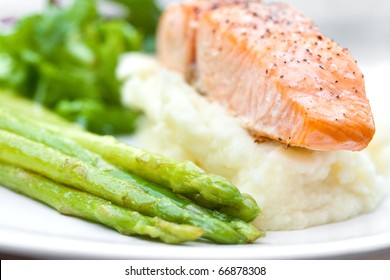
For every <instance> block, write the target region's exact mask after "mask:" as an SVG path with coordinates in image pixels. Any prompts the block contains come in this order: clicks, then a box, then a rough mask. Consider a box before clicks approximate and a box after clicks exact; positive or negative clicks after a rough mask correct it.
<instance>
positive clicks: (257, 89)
mask: <svg viewBox="0 0 390 280" xmlns="http://www.w3.org/2000/svg"><path fill="white" fill-rule="evenodd" d="M157 42H158V45H157V50H158V54H157V55H158V59H159V60H160V62H161V63H162V64H163V65H165V66H166V67H167V68H169V69H173V70H175V71H178V72H180V73H182V74H183V75H184V77H185V78H186V79H187V81H189V82H191V83H192V84H193V85H194V86H195V87H196V88H197V89H198V90H199V91H200V92H201V93H203V94H205V95H207V96H208V97H210V98H211V99H213V100H216V101H218V102H220V103H221V104H222V105H223V106H224V107H225V108H226V109H228V111H229V112H231V113H232V114H234V115H235V116H237V117H238V118H239V119H240V120H241V123H242V125H243V126H244V127H245V128H247V129H248V131H249V132H250V133H251V134H252V135H253V136H254V137H255V138H256V139H263V138H270V139H274V140H276V141H280V142H283V143H285V144H286V145H288V146H297V147H304V148H308V149H312V150H318V151H333V150H352V151H359V150H362V149H364V148H365V147H367V145H368V143H369V142H370V141H371V139H372V138H373V136H374V133H375V125H374V120H373V116H372V113H371V108H370V105H369V101H368V99H367V97H366V93H365V85H364V76H363V74H362V72H361V71H360V69H359V67H358V65H357V62H356V60H355V59H354V58H353V57H352V55H351V54H350V52H349V51H348V50H347V49H346V48H342V47H340V46H338V45H337V44H336V43H335V42H334V41H332V40H331V39H329V38H327V37H326V36H324V35H323V34H321V33H320V31H319V30H318V28H317V27H316V26H315V25H314V23H313V22H312V21H311V20H310V19H308V18H307V17H305V16H304V15H302V14H301V13H300V12H298V11H296V10H295V9H293V8H291V7H290V6H288V5H286V4H282V3H273V4H263V3H260V1H206V0H200V1H187V2H184V3H179V4H174V5H172V6H170V7H168V8H167V9H166V10H165V12H164V13H163V15H162V17H161V20H160V24H159V30H158V39H157Z"/></svg>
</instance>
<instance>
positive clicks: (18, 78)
mask: <svg viewBox="0 0 390 280" xmlns="http://www.w3.org/2000/svg"><path fill="white" fill-rule="evenodd" d="M119 2H122V3H125V4H126V3H127V6H128V7H129V8H133V10H131V12H130V13H129V14H130V15H131V16H130V17H129V20H132V21H133V22H134V23H135V24H137V25H136V26H137V28H136V27H135V25H132V24H130V23H129V22H128V21H127V20H124V19H112V18H111V19H105V18H103V17H102V16H101V15H100V14H99V12H98V8H97V5H96V1H94V0H78V1H74V3H73V4H72V5H71V6H69V7H67V8H61V7H58V6H55V5H48V8H47V9H46V10H45V11H44V12H43V13H42V14H38V15H31V16H28V17H25V18H23V19H21V20H20V21H18V23H17V25H16V26H15V29H14V30H13V31H12V32H11V33H8V34H0V87H2V88H8V89H12V90H13V91H15V92H17V93H20V94H22V95H23V96H25V97H28V98H30V99H32V100H34V101H36V102H39V103H41V104H43V105H45V106H47V107H48V108H50V109H52V110H53V111H55V112H56V113H58V114H60V115H62V116H63V117H65V118H67V119H69V120H71V121H74V122H77V123H80V124H81V125H83V126H84V127H85V128H86V129H88V130H91V131H93V132H96V133H100V134H121V133H129V132H132V131H133V130H134V128H135V122H136V119H137V116H138V115H139V112H136V111H132V110H129V109H125V108H124V107H122V105H121V102H120V94H119V89H120V82H119V81H118V79H117V78H116V76H115V69H116V66H117V63H118V60H119V58H120V55H121V54H122V53H124V52H126V51H140V50H142V46H143V43H144V40H143V39H144V37H145V36H147V35H150V36H153V35H152V34H153V32H154V29H155V26H154V25H155V24H156V21H155V20H154V19H155V16H157V8H156V6H154V4H152V2H153V1H149V0H148V1H144V0H142V1H141V0H139V1H138V0H134V1H125V0H123V1H119ZM135 9H138V10H135ZM143 9H145V10H143ZM146 10H147V11H148V13H146V14H144V11H146ZM149 12H150V13H152V14H153V15H154V16H153V17H152V19H153V20H151V21H147V17H149V16H150V15H149ZM141 15H143V16H141Z"/></svg>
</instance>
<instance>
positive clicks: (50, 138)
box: [0, 108, 262, 242]
mask: <svg viewBox="0 0 390 280" xmlns="http://www.w3.org/2000/svg"><path fill="white" fill-rule="evenodd" d="M0 129H4V130H7V131H10V132H13V133H15V134H18V135H21V136H24V137H26V138H28V139H30V140H33V141H36V142H40V143H43V144H45V145H47V146H50V147H52V148H54V149H56V150H58V151H60V152H62V153H64V154H66V155H68V156H72V157H77V158H78V159H80V160H81V161H83V162H84V163H87V164H90V165H93V166H95V167H96V168H98V169H100V170H102V171H104V172H107V173H108V174H110V175H112V176H114V177H116V178H119V179H123V180H127V181H129V182H131V183H133V184H134V185H135V186H137V187H139V188H141V189H143V190H144V191H146V192H147V193H148V194H150V195H152V196H157V197H160V198H161V197H164V198H167V199H169V200H171V202H173V203H176V204H177V205H178V206H179V207H181V208H183V209H187V210H190V211H193V212H195V213H202V214H204V215H208V216H213V217H214V218H217V219H219V220H221V221H223V222H225V223H228V224H229V225H230V226H231V227H232V228H233V229H235V230H236V231H238V232H239V233H241V234H243V235H244V236H245V237H246V238H247V242H251V241H253V240H255V239H257V238H258V237H259V236H260V235H262V233H260V232H259V231H258V230H257V229H256V228H255V227H254V226H253V225H251V224H247V223H245V222H243V221H241V220H238V219H233V218H231V217H227V216H225V215H222V214H220V213H218V212H216V211H207V209H204V208H201V207H198V206H197V205H195V204H193V203H191V201H188V200H187V199H184V198H182V197H179V196H177V195H175V194H174V193H172V192H170V191H169V190H167V189H166V188H163V187H161V186H159V185H156V184H153V183H150V182H148V181H146V180H144V179H143V178H141V177H139V176H136V175H134V174H131V173H125V172H123V171H122V170H120V169H118V168H116V167H115V166H112V165H110V164H109V163H107V162H105V160H104V159H102V158H101V156H100V155H98V154H95V153H93V152H90V151H89V150H86V149H85V148H83V147H81V146H79V145H78V144H77V143H74V142H73V141H72V140H70V139H67V138H66V137H61V136H59V135H58V134H56V133H53V132H51V131H50V129H47V128H44V127H42V126H41V125H40V124H38V123H36V122H34V121H32V120H31V119H27V118H25V117H23V115H20V114H18V113H13V114H10V113H7V112H5V111H4V110H3V109H1V108H0ZM231 209H233V208H228V209H226V212H229V211H230V210H231ZM233 216H234V215H233Z"/></svg>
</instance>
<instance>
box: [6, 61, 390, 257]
mask: <svg viewBox="0 0 390 280" xmlns="http://www.w3.org/2000/svg"><path fill="white" fill-rule="evenodd" d="M364 72H365V73H367V78H366V82H367V92H370V93H380V92H381V89H382V88H383V87H384V82H386V81H387V80H388V78H387V77H386V76H387V75H388V73H390V63H385V64H379V65H374V66H372V67H366V68H365V71H364ZM382 97H385V99H386V98H388V95H385V96H384V95H382ZM372 101H374V102H372V103H374V104H372V105H374V109H375V110H374V112H375V111H376V110H378V111H377V112H379V111H381V113H383V112H386V113H384V114H388V112H387V110H388V105H389V103H390V102H389V99H386V100H384V99H383V98H380V99H379V98H372ZM389 187H390V186H389ZM389 217H390V197H387V198H386V199H385V200H384V202H383V203H382V204H381V205H380V207H379V208H378V209H377V210H375V211H373V212H372V213H369V214H366V215H361V216H359V217H356V218H354V219H350V220H348V221H345V222H340V223H335V224H330V225H324V226H320V227H314V228H310V229H305V230H299V231H288V232H287V231H285V232H269V233H268V235H267V237H265V238H263V239H261V240H259V241H258V242H257V243H255V244H249V245H229V246H225V245H214V244H208V243H205V242H204V243H202V242H193V243H188V244H186V245H166V244H161V243H158V242H152V241H150V240H145V239H142V238H136V237H127V236H122V235H120V234H118V233H116V232H115V231H114V230H111V229H108V228H106V227H104V226H101V225H98V224H94V223H90V222H87V221H83V220H80V219H77V218H73V217H68V216H63V215H61V214H59V213H57V212H56V211H55V210H52V209H51V208H49V207H47V206H45V205H43V204H41V203H38V202H36V201H33V200H31V199H29V198H27V197H24V196H22V195H19V194H16V193H13V192H11V191H9V190H7V189H5V188H3V187H0V256H1V255H2V254H3V255H4V254H11V255H19V256H22V257H29V258H30V257H33V258H67V259H72V258H74V259H81V258H88V259H201V258H207V259H249V258H251V259H316V258H332V259H335V258H386V259H390V218H389Z"/></svg>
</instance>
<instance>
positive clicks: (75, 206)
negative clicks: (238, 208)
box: [0, 161, 203, 243]
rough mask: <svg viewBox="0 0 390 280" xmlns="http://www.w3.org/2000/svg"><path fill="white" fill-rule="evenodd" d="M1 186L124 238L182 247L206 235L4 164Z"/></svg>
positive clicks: (0, 170)
mask: <svg viewBox="0 0 390 280" xmlns="http://www.w3.org/2000/svg"><path fill="white" fill-rule="evenodd" d="M0 184H2V185H3V186H5V187H7V188H9V189H11V190H13V191H16V192H19V193H22V194H24V195H27V196H29V197H31V198H34V199H36V200H39V201H41V202H43V203H45V204H47V205H49V206H51V207H53V208H54V209H56V210H57V211H58V212H60V213H62V214H65V215H72V216H76V217H81V218H84V219H87V220H90V221H93V222H97V223H101V224H104V225H106V226H108V227H111V228H114V229H116V230H117V231H118V232H120V233H121V234H124V235H135V234H137V235H147V236H150V237H152V238H159V239H161V240H162V241H164V242H166V243H182V242H186V241H192V240H196V239H198V238H199V237H200V236H201V235H202V233H203V231H202V229H201V228H199V227H194V226H190V225H179V224H175V223H170V222H167V221H164V220H162V219H160V218H158V217H153V218H152V217H148V216H144V215H142V214H140V213H138V212H135V211H131V210H129V209H126V208H123V207H119V206H116V205H114V204H112V203H111V202H109V201H107V200H104V199H101V198H98V197H96V196H93V195H90V194H88V193H85V192H81V191H77V190H75V189H73V188H69V187H66V186H64V185H61V184H59V183H56V182H54V181H51V180H49V179H47V178H45V177H43V176H41V175H38V174H36V173H33V172H30V171H27V170H24V169H22V168H19V167H16V166H12V165H9V164H6V163H3V162H1V161H0Z"/></svg>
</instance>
